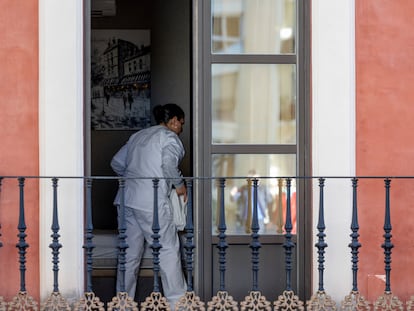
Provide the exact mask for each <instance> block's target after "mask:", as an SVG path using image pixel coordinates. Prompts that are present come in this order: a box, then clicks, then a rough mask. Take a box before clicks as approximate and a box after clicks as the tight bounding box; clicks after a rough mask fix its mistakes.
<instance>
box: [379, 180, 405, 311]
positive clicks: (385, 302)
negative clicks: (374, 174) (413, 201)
mask: <svg viewBox="0 0 414 311" xmlns="http://www.w3.org/2000/svg"><path fill="white" fill-rule="evenodd" d="M384 183H385V219H384V235H383V237H384V243H383V244H382V245H381V247H382V248H383V249H384V263H385V290H384V294H383V295H381V296H380V297H378V299H377V300H376V301H375V303H374V310H383V311H385V310H387V311H392V310H403V303H402V302H401V301H400V300H399V298H398V297H397V296H395V295H394V294H393V293H392V291H391V278H390V274H391V250H392V248H393V247H394V245H393V244H392V242H391V237H392V234H391V231H392V226H391V212H390V188H391V180H390V179H389V178H386V179H385V180H384Z"/></svg>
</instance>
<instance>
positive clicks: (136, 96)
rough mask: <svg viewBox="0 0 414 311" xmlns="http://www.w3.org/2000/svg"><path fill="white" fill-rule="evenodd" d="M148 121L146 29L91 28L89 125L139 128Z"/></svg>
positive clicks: (149, 86) (148, 122)
mask: <svg viewBox="0 0 414 311" xmlns="http://www.w3.org/2000/svg"><path fill="white" fill-rule="evenodd" d="M150 124H151V44H150V30H136V29H131V30H129V29H119V30H118V29H92V31H91V126H92V129H93V130H139V129H143V128H146V127H149V126H150Z"/></svg>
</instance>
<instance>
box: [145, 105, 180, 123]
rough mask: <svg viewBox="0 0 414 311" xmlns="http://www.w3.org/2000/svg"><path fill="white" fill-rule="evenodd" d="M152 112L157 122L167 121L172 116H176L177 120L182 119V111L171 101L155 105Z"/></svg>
mask: <svg viewBox="0 0 414 311" xmlns="http://www.w3.org/2000/svg"><path fill="white" fill-rule="evenodd" d="M152 113H153V114H154V118H155V121H156V122H157V124H161V123H167V122H168V121H170V120H171V119H172V118H174V117H177V119H178V120H181V119H184V111H183V110H182V109H181V107H180V106H178V105H177V104H173V103H169V104H165V105H158V106H155V107H154V109H153V110H152Z"/></svg>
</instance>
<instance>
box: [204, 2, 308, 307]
mask: <svg viewBox="0 0 414 311" xmlns="http://www.w3.org/2000/svg"><path fill="white" fill-rule="evenodd" d="M203 17H204V18H203V20H204V23H203V41H202V42H203V44H204V45H203V53H204V56H203V71H204V77H205V80H206V81H204V93H203V94H204V97H203V108H202V111H203V114H204V118H203V119H204V122H205V126H204V127H203V129H204V132H203V139H204V142H205V144H204V146H207V147H204V149H203V150H204V156H205V161H204V162H203V163H204V167H203V169H204V174H205V175H208V176H211V177H215V178H219V177H224V178H225V179H226V183H225V190H224V202H225V218H226V226H227V230H226V235H227V243H228V244H229V247H228V248H227V254H226V256H227V258H226V261H227V271H226V286H227V287H228V288H229V294H230V295H232V296H233V297H234V298H235V300H238V301H241V300H243V299H244V297H245V295H246V294H247V293H248V292H249V291H250V290H251V284H252V280H251V279H252V272H251V268H250V267H251V249H250V248H249V244H250V243H251V232H252V231H251V222H252V217H253V215H252V212H253V204H252V203H253V202H252V193H253V187H252V180H253V179H254V178H257V179H258V180H259V185H258V192H257V203H258V204H257V206H258V208H257V209H258V221H259V226H260V229H259V234H260V243H261V248H260V268H259V277H258V280H259V288H260V290H261V291H262V293H263V294H264V295H265V296H266V297H267V296H269V297H272V296H275V295H279V294H281V293H282V292H283V290H284V286H285V280H284V278H285V270H284V262H285V258H284V256H285V254H284V249H283V246H282V245H283V242H284V220H285V219H284V217H285V211H286V205H285V204H286V185H285V179H284V178H281V177H287V176H300V175H302V176H303V175H305V169H306V165H305V164H306V162H304V159H305V158H306V157H305V150H306V144H307V143H308V141H307V138H306V135H304V133H305V132H306V131H305V128H306V127H307V124H308V123H307V122H305V119H306V109H308V108H307V107H306V106H307V105H309V104H308V102H307V96H305V94H306V92H305V89H306V86H305V81H306V79H305V78H304V76H305V75H306V72H305V62H302V59H305V54H304V53H302V51H303V49H304V47H301V42H302V41H301V40H302V38H303V37H302V34H301V33H300V29H301V28H300V27H304V25H305V23H304V22H303V21H304V20H305V18H304V17H305V14H304V5H303V3H302V2H301V1H296V0H267V1H263V0H211V1H205V2H204V3H203ZM304 190H305V187H304V181H303V179H298V180H296V179H293V180H292V185H291V188H290V191H289V192H290V196H291V198H290V199H291V206H292V218H293V219H292V221H293V230H292V233H293V234H294V237H293V239H294V242H295V244H296V246H298V245H297V244H298V235H300V234H304V228H303V227H304V224H305V223H306V220H305V219H302V218H301V217H300V216H302V214H303V213H301V210H300V209H301V207H300V204H301V200H303V199H302V198H303V195H302V196H301V195H300V193H302V194H303V193H304V192H303V191H304ZM204 193H210V194H211V196H210V197H209V198H205V202H207V201H209V202H208V203H207V204H208V205H207V206H211V209H209V208H204V211H203V217H202V218H203V220H202V222H203V225H204V228H206V229H205V230H204V232H205V233H206V234H205V235H204V237H203V242H204V252H203V262H204V263H205V264H204V266H203V267H204V274H203V276H202V277H203V279H204V280H206V281H205V282H204V284H206V285H205V288H204V293H205V295H206V296H209V297H211V296H212V295H215V293H216V292H217V291H218V289H219V281H220V276H219V269H218V260H219V259H218V254H217V253H218V250H217V248H216V246H217V243H218V238H217V233H218V229H217V226H218V219H219V218H218V213H219V206H218V202H219V201H220V200H218V198H220V199H221V197H220V196H221V193H220V189H219V188H218V187H217V183H216V182H215V180H213V181H212V183H211V184H210V185H206V186H205V189H204ZM302 205H303V203H302ZM301 226H302V227H301ZM208 228H210V229H208ZM207 232H209V234H207ZM301 247H302V246H300V247H296V248H295V250H294V254H293V260H294V262H293V266H294V271H293V286H294V290H295V291H296V292H298V290H300V291H301V292H303V288H304V287H303V286H302V285H301V284H299V283H301V282H302V281H301V280H303V279H304V274H305V273H306V272H305V269H302V268H300V265H299V263H298V262H297V258H298V252H300V251H301V249H300V248H301ZM303 249H304V248H303ZM270 271H272V274H269V272H270ZM301 286H302V287H301ZM299 287H301V288H300V289H299ZM276 297H277V296H276Z"/></svg>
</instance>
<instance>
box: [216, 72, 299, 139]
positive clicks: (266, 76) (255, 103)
mask: <svg viewBox="0 0 414 311" xmlns="http://www.w3.org/2000/svg"><path fill="white" fill-rule="evenodd" d="M211 70H212V122H213V123H212V139H213V143H215V144H219V143H225V144H233V143H234V144H237V143H241V144H295V143H296V96H295V94H296V66H295V65H293V64H279V65H277V64H213V65H212V69H211Z"/></svg>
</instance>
